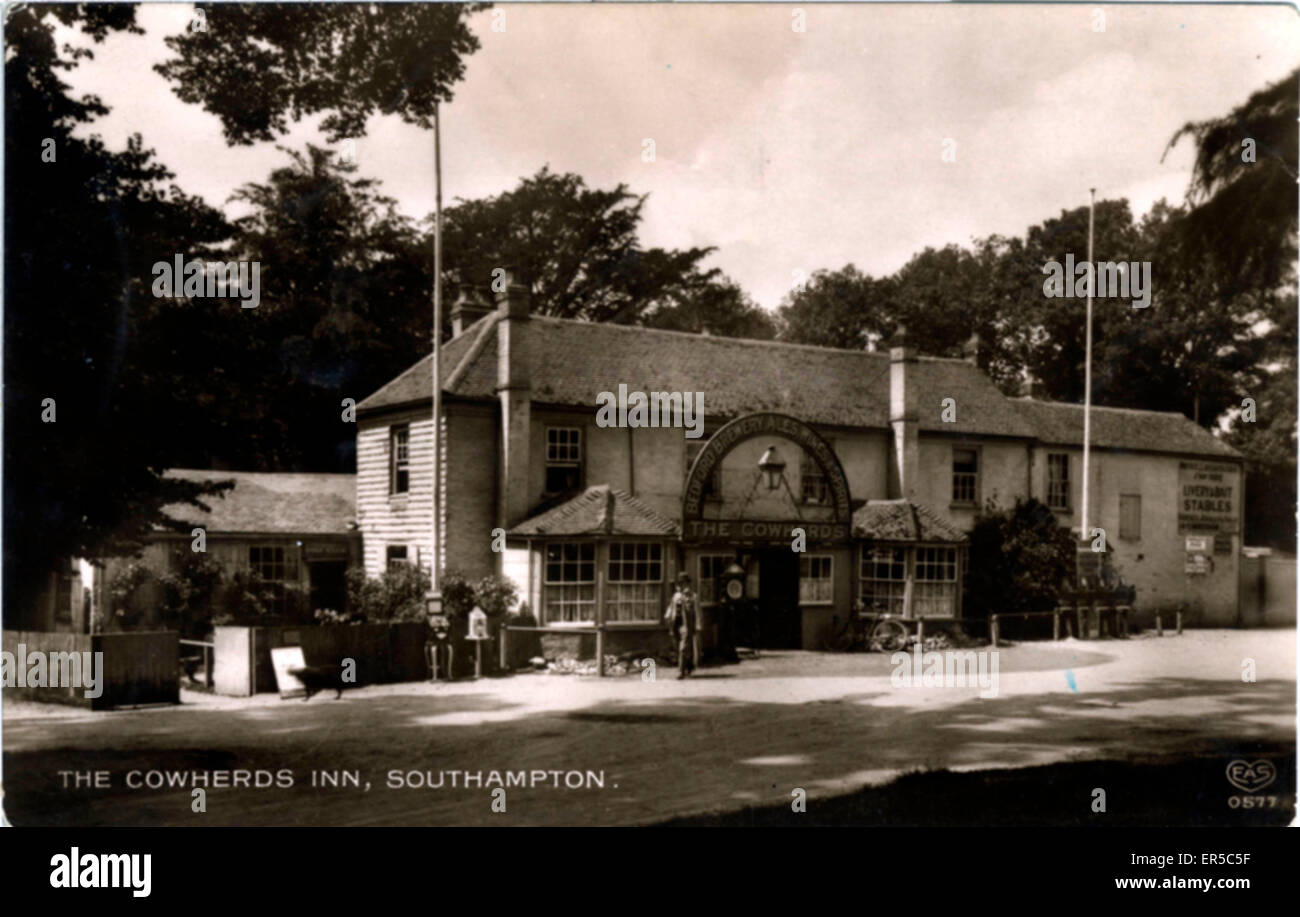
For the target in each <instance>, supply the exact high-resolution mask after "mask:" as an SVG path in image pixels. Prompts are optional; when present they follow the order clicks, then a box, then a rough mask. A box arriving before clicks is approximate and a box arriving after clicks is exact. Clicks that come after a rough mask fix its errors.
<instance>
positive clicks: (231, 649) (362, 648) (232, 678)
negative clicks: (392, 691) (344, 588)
mask: <svg viewBox="0 0 1300 917" xmlns="http://www.w3.org/2000/svg"><path fill="white" fill-rule="evenodd" d="M213 634H214V636H213V642H214V643H215V650H214V653H215V656H214V660H213V672H212V677H213V684H214V690H215V691H216V692H217V693H218V694H227V695H234V696H237V697H247V696H249V695H252V694H256V693H258V692H261V691H275V690H277V685H276V682H275V669H274V668H273V667H272V665H271V650H272V649H274V648H276V647H281V646H301V647H302V655H303V659H304V660H305V661H306V663H307V665H341V664H342V663H343V660H344V659H352V660H354V661H355V662H356V676H357V681H356V683H357V684H358V685H367V684H387V683H391V682H397V681H420V680H423V679H426V678H428V677H429V669H428V664H427V663H426V662H425V658H424V643H425V640H426V639H427V636H428V628H427V627H426V626H425V625H424V623H422V622H414V623H401V624H325V625H308V626H304V627H238V626H230V625H221V626H218V627H215V628H213Z"/></svg>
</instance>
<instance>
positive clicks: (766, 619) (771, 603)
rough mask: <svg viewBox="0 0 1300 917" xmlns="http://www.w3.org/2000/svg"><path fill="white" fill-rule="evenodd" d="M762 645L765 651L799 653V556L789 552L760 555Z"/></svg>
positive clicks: (778, 550)
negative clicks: (793, 650) (790, 650)
mask: <svg viewBox="0 0 1300 917" xmlns="http://www.w3.org/2000/svg"><path fill="white" fill-rule="evenodd" d="M757 557H758V616H759V641H760V643H761V644H762V646H763V648H765V649H798V648H799V646H800V644H801V642H802V633H801V620H800V617H799V555H798V554H796V553H795V552H794V551H791V550H790V549H789V548H773V549H770V550H764V551H759V552H757Z"/></svg>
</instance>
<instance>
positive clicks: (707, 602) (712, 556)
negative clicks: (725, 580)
mask: <svg viewBox="0 0 1300 917" xmlns="http://www.w3.org/2000/svg"><path fill="white" fill-rule="evenodd" d="M706 559H708V560H710V561H713V560H719V561H721V562H722V563H721V567H720V570H719V571H718V572H719V573H721V572H722V570H726V569H727V567H730V566H731V565H732V564H733V563H735V562H736V555H734V554H722V553H719V552H717V551H708V552H704V553H702V554H699V555H697V556H696V558H695V577H696V579H695V594H696V596H697V597H698V598H699V600H700V607H701V608H710V607H712V606H714V605H716V604H718V597H717V595H716V594H714V595H712V596H711V597H709V598H706V597H705V592H704V590H705V586H706V585H707V586H708V588H709V589H710V590H713V589H714V588H715V587H716V586H717V582H718V580H717V577H713V576H707V575H706V574H705V572H704V561H705V560H706Z"/></svg>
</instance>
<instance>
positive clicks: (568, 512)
mask: <svg viewBox="0 0 1300 917" xmlns="http://www.w3.org/2000/svg"><path fill="white" fill-rule="evenodd" d="M677 533H678V527H677V523H676V522H674V521H673V520H671V519H668V518H666V517H664V516H661V515H659V514H658V513H656V512H655V511H654V510H652V509H650V507H648V506H646V505H645V504H644V503H642V502H641V501H640V500H638V499H637V498H636V497H633V496H631V495H630V494H628V493H625V492H624V491H621V490H618V489H617V488H613V487H610V486H609V485H608V484H599V485H597V486H595V487H588V488H587V489H586V490H585V491H583V492H582V493H580V494H578V496H576V497H574V498H572V499H570V500H566V501H565V502H563V503H561V504H560V505H559V506H556V507H553V508H551V509H549V510H547V511H546V512H544V513H540V514H538V515H536V516H533V517H532V518H531V519H525V520H524V521H523V522H521V523H519V524H518V525H517V526H515V527H514V528H512V529H511V530H510V534H511V535H672V536H675V535H676V534H677Z"/></svg>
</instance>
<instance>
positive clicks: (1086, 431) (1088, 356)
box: [1079, 188, 1097, 541]
mask: <svg viewBox="0 0 1300 917" xmlns="http://www.w3.org/2000/svg"><path fill="white" fill-rule="evenodd" d="M1088 192H1089V201H1088V271H1089V274H1088V306H1087V318H1086V322H1087V331H1086V338H1085V344H1084V351H1083V529H1082V531H1081V532H1080V533H1079V534H1080V535H1081V536H1082V538H1083V540H1084V541H1087V540H1088V538H1089V532H1090V531H1091V530H1090V529H1089V528H1088V521H1089V520H1088V505H1089V504H1088V483H1089V475H1090V472H1091V467H1090V466H1091V461H1090V459H1091V453H1092V288H1093V285H1094V284H1095V283H1096V277H1097V270H1096V267H1095V265H1093V263H1092V233H1093V211H1094V209H1095V207H1096V203H1097V189H1096V188H1090V189H1088Z"/></svg>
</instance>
